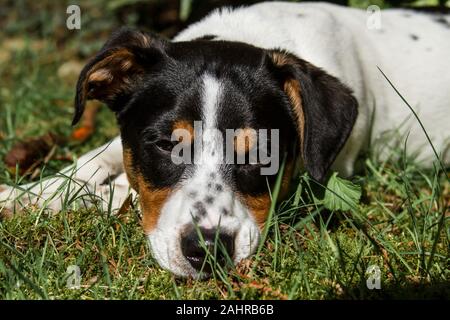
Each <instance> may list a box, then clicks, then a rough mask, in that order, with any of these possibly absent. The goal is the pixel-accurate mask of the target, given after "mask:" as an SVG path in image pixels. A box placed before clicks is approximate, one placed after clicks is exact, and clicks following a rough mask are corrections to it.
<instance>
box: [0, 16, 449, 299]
mask: <svg viewBox="0 0 450 320" xmlns="http://www.w3.org/2000/svg"><path fill="white" fill-rule="evenodd" d="M42 19H45V17H44V18H42ZM17 28H19V27H17ZM24 28H25V27H24ZM18 30H21V31H23V30H24V29H20V28H19V29H18ZM105 36H106V33H99V36H98V37H96V38H95V39H94V40H92V39H91V40H92V41H87V40H86V37H81V36H72V37H71V38H70V39H69V40H68V41H67V43H66V44H65V45H64V46H62V47H61V46H60V45H58V44H57V43H56V41H52V40H50V39H52V38H49V37H35V36H33V35H30V36H29V35H27V34H26V33H23V32H21V33H18V31H17V30H15V29H14V28H10V29H6V31H5V32H3V33H0V47H1V51H0V79H1V84H2V85H1V88H0V159H3V158H4V156H5V155H6V154H7V153H8V151H9V150H10V149H11V148H12V146H13V145H14V144H15V143H16V142H18V141H21V140H26V139H28V138H30V137H37V136H41V135H44V134H47V133H49V132H52V133H54V134H55V135H58V136H62V137H69V136H70V134H71V132H72V130H73V128H71V126H70V123H71V117H72V113H73V109H72V108H73V105H72V103H73V97H74V91H75V89H74V88H75V81H76V74H75V76H74V77H72V76H70V74H69V75H67V74H65V73H64V72H63V70H62V69H61V68H62V67H61V66H62V65H64V64H66V67H70V64H67V62H68V61H69V62H74V63H78V61H82V60H83V59H85V57H86V56H88V55H89V54H91V53H93V52H95V50H96V49H98V48H99V47H100V45H101V43H102V41H104V39H105ZM80 52H81V53H80ZM405 98H406V99H407V97H405ZM398 107H399V108H408V106H407V105H406V104H404V105H399V106H398ZM417 125H419V124H417ZM117 134H118V130H117V128H116V126H115V119H114V117H113V115H112V114H111V113H110V112H109V111H108V110H107V108H106V107H104V108H103V107H102V108H101V109H100V111H99V114H98V116H97V121H96V132H95V134H94V135H93V136H92V137H90V138H89V139H88V140H86V141H83V142H80V141H76V140H70V139H69V140H68V141H66V142H64V143H60V144H58V145H55V147H54V150H53V151H52V154H51V157H48V159H46V161H45V165H43V166H42V168H41V169H40V170H38V171H36V169H35V170H33V173H34V177H33V178H32V177H31V175H30V174H28V175H26V176H24V177H22V176H20V175H19V173H14V171H16V172H17V170H12V169H13V168H7V167H6V165H5V163H4V162H3V161H0V184H5V183H6V184H15V183H18V182H25V181H30V180H32V179H33V181H37V180H39V177H40V176H49V175H52V174H54V173H55V172H57V171H58V170H59V169H61V168H62V167H64V166H67V165H70V164H71V159H75V158H76V156H80V155H81V154H83V153H84V152H86V151H88V150H91V149H92V148H94V147H97V146H99V145H101V144H102V143H104V142H107V141H108V140H110V139H111V138H112V137H114V136H116V135H117ZM424 134H425V133H424ZM377 143H378V144H382V143H383V141H379V142H377ZM376 147H377V144H376V143H375V144H374V146H372V149H371V150H375V149H376ZM427 147H430V148H431V146H427ZM391 152H392V155H393V156H392V159H393V160H389V161H384V162H382V161H379V160H378V159H377V157H376V154H375V153H374V152H368V153H366V154H364V155H362V156H361V159H360V160H359V167H360V170H359V171H358V175H356V176H355V177H353V178H352V179H351V182H352V183H353V185H356V186H360V187H361V190H362V196H361V199H360V201H359V202H358V203H357V204H356V205H354V206H352V207H351V208H350V209H347V210H336V211H333V210H328V209H326V208H325V206H324V201H323V191H324V189H323V187H320V186H318V185H316V184H314V182H312V181H310V180H308V178H307V177H306V176H301V177H298V179H297V181H296V184H295V185H294V186H293V190H292V196H290V197H289V198H288V199H286V200H284V201H282V202H280V203H279V204H278V205H277V206H276V208H275V210H274V212H273V214H272V217H271V219H270V221H269V225H268V234H267V239H266V241H265V242H264V245H263V246H262V247H261V250H260V251H259V252H258V254H257V255H254V256H252V257H251V258H250V259H248V260H246V261H243V262H242V263H241V264H239V265H238V266H237V267H235V268H233V267H230V268H229V269H228V270H226V271H222V270H215V272H214V274H213V276H212V277H211V278H210V279H208V280H204V281H196V280H192V279H178V278H175V277H174V276H173V275H172V274H170V273H169V272H167V271H164V270H162V269H161V268H160V267H159V266H158V265H157V263H156V261H155V260H153V259H152V257H151V254H150V252H149V249H148V246H147V243H146V239H145V237H144V234H143V232H142V229H141V227H140V213H139V208H138V206H137V205H134V206H131V207H130V208H129V209H128V210H123V211H122V212H121V213H120V215H111V214H110V213H109V212H104V211H102V210H96V209H95V208H94V209H90V210H85V209H79V208H77V207H75V206H71V205H70V204H69V205H68V206H67V208H66V209H65V210H64V211H62V212H58V213H56V214H52V213H50V212H48V211H47V210H45V208H36V207H29V208H27V209H25V210H24V211H23V212H21V213H18V214H16V215H15V216H14V217H12V218H10V219H3V220H1V221H0V298H1V299H211V298H213V299H348V298H351V299H362V298H367V299H384V298H448V297H450V285H449V278H450V269H449V265H450V264H449V257H450V255H449V253H450V250H449V248H450V246H449V237H450V224H449V214H448V207H449V204H450V182H449V176H448V174H447V173H446V172H445V170H444V169H443V168H441V166H439V162H438V161H437V159H436V162H435V169H434V170H430V169H427V170H425V169H423V168H421V167H420V166H419V165H417V164H416V163H415V162H414V159H410V158H406V157H405V156H403V148H402V144H400V145H399V146H398V147H396V148H394V149H392V150H391ZM394 159H396V160H394ZM134 203H135V204H136V199H134ZM0 208H1V203H0ZM73 265H76V266H78V267H79V268H80V271H81V283H80V284H81V285H80V287H79V288H76V289H73V288H68V286H67V282H68V278H70V274H69V273H68V272H67V269H68V268H69V267H70V266H73ZM373 266H376V267H377V268H379V270H380V280H381V284H380V285H381V288H380V289H376V288H375V289H369V288H368V285H367V280H368V279H369V277H370V276H371V273H370V272H369V273H368V272H367V271H368V269H369V270H370V269H371V268H369V267H373ZM69 280H70V279H69ZM369 283H371V282H370V279H369ZM369 287H370V286H369Z"/></svg>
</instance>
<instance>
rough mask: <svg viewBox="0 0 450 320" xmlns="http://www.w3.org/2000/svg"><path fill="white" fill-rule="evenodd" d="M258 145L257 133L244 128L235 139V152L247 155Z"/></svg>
mask: <svg viewBox="0 0 450 320" xmlns="http://www.w3.org/2000/svg"><path fill="white" fill-rule="evenodd" d="M256 143H257V140H256V135H255V131H254V130H253V129H251V128H244V129H241V130H239V131H238V134H237V135H236V136H235V137H234V150H235V151H236V153H238V154H246V153H247V152H249V151H250V150H251V149H252V148H254V147H255V146H256Z"/></svg>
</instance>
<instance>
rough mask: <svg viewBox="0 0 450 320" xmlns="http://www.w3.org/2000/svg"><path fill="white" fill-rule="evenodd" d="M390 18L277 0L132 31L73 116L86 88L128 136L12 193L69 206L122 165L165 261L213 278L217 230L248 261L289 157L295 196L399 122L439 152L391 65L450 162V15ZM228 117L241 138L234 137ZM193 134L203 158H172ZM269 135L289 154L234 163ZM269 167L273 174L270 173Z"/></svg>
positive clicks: (269, 142) (101, 59) (117, 44)
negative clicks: (170, 35) (296, 181)
mask: <svg viewBox="0 0 450 320" xmlns="http://www.w3.org/2000/svg"><path fill="white" fill-rule="evenodd" d="M380 18H381V23H380V26H381V28H378V29H371V28H368V27H367V19H368V15H367V14H366V12H365V11H362V10H357V9H351V8H345V7H339V6H335V5H331V4H323V3H300V4H293V3H274V2H271V3H262V4H257V5H254V6H250V7H244V8H239V9H236V10H229V9H223V10H217V11H214V12H213V13H211V14H210V15H209V16H207V17H206V18H204V19H203V20H201V21H200V22H198V23H196V24H193V25H191V26H190V27H188V28H187V29H186V30H184V31H183V32H181V33H180V34H179V35H178V36H176V37H175V38H174V39H173V40H172V41H168V40H165V39H163V38H161V37H159V36H157V35H155V34H151V33H146V32H140V31H135V30H131V29H121V30H119V31H118V32H116V33H114V34H113V35H112V36H111V38H110V39H109V40H108V41H107V43H106V44H105V45H104V47H103V48H102V49H101V50H100V52H99V53H98V54H97V55H96V56H95V57H93V58H92V59H91V60H90V61H89V63H88V64H87V65H86V66H85V68H84V69H83V71H82V72H81V74H80V77H79V80H78V84H77V90H76V99H75V117H74V120H73V123H74V124H76V123H77V122H78V120H79V119H80V117H81V115H82V113H83V110H84V106H85V103H86V101H87V100H88V99H97V100H100V101H102V102H104V103H105V104H107V105H108V107H109V108H110V109H111V110H112V111H113V112H114V113H115V115H116V118H117V123H118V125H119V127H120V138H117V139H115V140H114V141H112V142H111V143H109V144H107V145H105V146H103V147H100V148H98V149H96V150H93V151H92V152H90V153H88V154H87V155H84V156H82V157H81V158H80V159H79V161H78V162H77V164H76V167H74V168H68V169H65V170H63V171H62V173H61V175H64V176H70V177H71V179H70V180H69V179H66V178H64V177H61V175H60V176H56V177H53V178H51V179H48V180H46V181H44V182H42V183H40V184H39V185H28V186H22V187H21V188H19V189H13V188H7V189H6V190H5V191H3V192H2V193H1V199H2V200H6V199H8V200H6V201H4V202H3V205H1V206H2V207H3V208H4V209H5V210H13V209H15V210H17V209H19V208H20V207H22V206H24V205H26V204H27V203H32V204H38V205H45V206H47V207H48V208H50V209H53V210H61V209H62V203H63V202H62V198H64V197H63V194H65V193H69V194H72V195H73V194H76V195H77V197H78V198H82V196H83V195H92V194H96V195H99V196H100V197H101V198H103V199H109V195H108V193H109V192H110V191H111V188H110V185H108V184H105V183H104V182H105V181H108V179H109V177H116V178H115V180H114V181H113V182H112V184H113V185H114V196H113V199H112V201H113V203H112V207H113V208H118V207H119V206H120V204H121V203H122V202H123V200H124V199H125V198H126V197H127V195H128V192H129V186H131V188H132V190H133V191H132V192H136V193H138V194H139V201H140V207H141V210H142V213H143V223H142V224H143V229H144V232H145V234H146V236H147V237H148V240H149V244H150V247H151V251H152V253H153V255H154V257H155V258H156V260H157V261H158V262H159V264H160V265H161V266H162V267H163V268H165V269H167V270H170V271H171V272H173V273H174V274H176V275H179V276H192V277H201V276H202V275H204V274H206V273H208V270H207V269H205V263H204V262H205V251H207V250H211V251H212V250H213V249H214V247H215V245H217V243H219V242H220V243H221V245H222V246H221V247H223V248H224V249H225V252H224V253H223V255H224V256H225V257H222V259H219V260H220V261H224V260H226V256H228V257H229V259H230V260H231V261H233V262H234V263H237V262H239V261H240V260H242V259H243V258H246V257H248V256H249V255H251V254H252V253H253V252H254V251H255V248H256V247H257V245H258V242H259V240H260V231H261V228H262V227H263V226H264V223H265V221H266V218H267V214H268V211H269V207H270V203H271V195H270V193H269V189H272V188H273V185H274V183H275V180H276V177H277V173H278V170H277V169H278V168H279V167H280V165H279V164H280V163H281V162H282V163H284V164H285V165H284V170H283V172H282V173H281V172H280V174H282V184H281V191H280V193H281V194H283V193H286V192H287V190H288V187H289V181H290V178H291V176H293V175H294V176H295V175H297V174H298V173H299V172H301V171H307V172H308V173H309V175H310V176H311V177H312V178H313V179H316V180H318V181H322V180H323V179H324V178H325V177H326V174H327V172H329V170H330V168H331V170H334V171H338V172H339V173H340V174H341V175H342V176H349V175H351V174H352V173H353V167H354V162H355V159H356V157H357V155H358V154H359V153H360V152H361V150H363V149H364V148H366V147H367V146H368V145H369V143H370V142H372V141H374V140H376V139H378V138H380V137H381V136H382V135H383V134H384V133H385V132H389V131H393V130H399V131H401V132H403V133H405V134H406V133H408V134H409V138H408V140H407V143H406V150H407V152H409V153H411V154H415V153H416V152H418V155H417V161H419V162H422V163H423V164H424V165H428V166H430V165H431V163H432V161H433V160H435V158H434V154H433V151H432V149H431V148H430V147H429V145H428V142H427V140H426V137H425V135H424V133H423V131H422V130H421V128H420V126H419V125H418V123H417V122H416V121H415V119H414V118H413V117H412V115H411V112H410V110H409V109H408V108H407V106H406V105H405V103H404V102H403V101H402V99H401V98H400V97H399V95H398V94H397V93H396V92H395V91H394V90H393V88H392V87H391V86H390V85H389V83H388V82H387V81H386V80H385V79H384V78H383V75H382V74H381V72H380V71H379V69H378V67H379V68H380V69H381V70H382V71H383V72H384V73H385V74H386V75H387V76H388V77H389V78H390V80H391V81H392V83H393V84H395V86H396V88H397V89H398V90H399V92H401V94H402V95H403V96H404V97H405V98H406V99H407V100H408V101H409V102H410V103H411V105H412V106H413V108H414V109H415V111H416V112H417V113H418V115H419V117H420V118H421V120H422V122H423V124H424V126H425V128H426V129H427V131H428V134H429V135H430V137H431V139H432V141H433V144H434V146H435V148H436V149H437V150H438V152H440V155H441V157H442V159H443V161H444V162H445V163H446V164H448V163H449V155H448V153H445V151H446V150H447V148H448V142H449V136H450V131H449V130H450V129H449V126H448V123H449V120H450V118H449V112H448V111H449V108H448V105H449V101H450V90H449V87H450V59H449V56H450V24H449V17H448V16H440V17H437V16H433V15H428V14H421V13H415V12H412V11H407V10H384V11H382V12H381V15H380ZM227 130H234V131H233V132H234V136H231V139H228V142H229V143H224V142H223V141H224V140H226V139H225V138H224V137H225V136H226V131H227ZM264 130H266V131H264ZM174 132H179V133H180V132H181V134H180V135H174ZM255 132H256V134H253V133H255ZM260 132H266V134H265V135H264V134H260ZM269 132H270V133H272V132H273V133H274V135H272V134H269ZM185 133H187V135H186V134H185ZM249 133H252V134H249ZM197 143H198V144H197ZM180 145H181V146H182V147H183V148H182V150H183V153H189V151H190V153H191V156H192V157H193V158H194V161H178V162H177V161H175V158H174V157H173V153H174V149H175V148H177V147H178V146H180ZM198 145H200V147H198ZM264 146H266V147H268V148H269V149H270V150H272V151H276V152H275V153H276V154H277V155H278V160H277V159H275V158H270V160H271V161H270V162H271V163H267V162H266V163H263V162H262V161H261V157H260V156H261V154H258V153H256V154H257V156H256V157H253V161H250V160H248V161H246V162H244V163H234V162H233V161H224V158H226V157H228V156H229V155H230V154H231V158H232V160H234V159H235V157H238V156H243V157H245V158H246V159H247V158H248V159H250V158H251V151H252V150H258V149H260V148H261V149H263V147H264ZM266 149H267V148H266ZM230 150H231V151H230ZM253 155H254V154H253ZM380 156H381V157H387V156H388V155H387V154H383V153H381V154H380ZM274 162H277V163H278V164H277V165H276V166H272V165H273V164H274ZM269 167H275V171H274V172H272V173H271V174H263V172H262V170H263V169H264V168H266V169H267V168H269ZM68 180H69V181H70V183H68V182H67V181H68ZM268 187H269V188H268ZM83 200H84V201H83V202H82V204H83V205H87V206H89V205H92V204H94V203H95V201H94V200H92V201H91V200H90V198H89V196H86V197H83ZM106 205H107V203H105V206H106ZM199 239H201V240H202V241H199ZM205 249H206V250H205ZM205 270H206V272H205Z"/></svg>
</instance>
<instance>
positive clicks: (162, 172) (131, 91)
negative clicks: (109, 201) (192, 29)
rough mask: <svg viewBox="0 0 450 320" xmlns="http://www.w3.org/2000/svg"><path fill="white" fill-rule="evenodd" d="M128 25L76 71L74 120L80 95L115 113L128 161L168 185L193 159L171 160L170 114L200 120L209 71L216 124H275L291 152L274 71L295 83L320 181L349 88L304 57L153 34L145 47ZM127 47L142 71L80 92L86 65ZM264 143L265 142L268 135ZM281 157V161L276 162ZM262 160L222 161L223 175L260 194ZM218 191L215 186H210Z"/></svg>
mask: <svg viewBox="0 0 450 320" xmlns="http://www.w3.org/2000/svg"><path fill="white" fill-rule="evenodd" d="M135 32H137V31H131V30H129V29H124V30H121V31H119V32H117V33H115V34H114V35H113V37H112V38H111V40H109V41H108V42H107V43H106V44H105V46H104V47H103V49H102V50H101V51H100V52H99V54H98V55H97V56H96V57H94V58H93V59H92V60H91V61H90V62H89V63H88V64H87V66H86V67H85V68H84V69H83V71H82V72H81V75H80V78H79V81H78V85H77V96H76V99H75V107H76V111H75V116H74V123H76V122H77V121H78V120H79V118H80V117H81V114H82V112H83V110H84V103H85V99H87V98H97V99H99V100H102V101H104V102H106V103H107V104H108V106H109V107H110V108H111V109H112V110H113V111H114V112H115V113H116V116H117V121H118V123H119V126H120V131H121V136H122V141H123V144H124V146H125V147H126V148H127V149H129V150H131V152H132V158H133V164H132V165H133V167H134V168H135V169H136V171H137V172H139V173H141V174H142V175H143V176H144V178H145V179H146V180H147V181H148V182H149V183H151V184H152V185H153V186H155V187H159V188H161V187H170V186H174V185H176V184H177V183H179V182H180V181H181V180H182V179H185V178H186V177H188V176H189V175H190V174H191V173H192V169H193V165H190V164H181V165H176V164H174V163H173V162H172V161H171V159H170V136H171V133H172V127H173V123H174V122H175V121H177V120H187V121H190V122H192V123H193V122H194V121H196V120H201V119H202V110H201V108H202V102H201V92H202V81H201V77H202V76H203V75H204V74H205V73H208V74H210V75H213V76H215V77H216V78H218V79H219V80H220V81H221V83H222V84H223V92H222V99H221V103H220V105H219V106H218V113H219V122H218V128H219V129H220V130H221V131H222V132H223V136H224V137H225V129H238V128H246V127H250V128H254V129H261V128H264V129H280V145H279V148H280V157H281V158H282V157H283V155H284V154H287V159H288V161H292V160H293V159H294V158H295V156H296V155H295V146H296V145H298V143H297V141H296V137H297V136H298V135H297V133H296V130H297V128H296V125H295V121H294V120H293V113H292V106H291V105H290V101H289V99H288V98H287V96H286V94H285V92H284V91H283V87H282V85H281V83H280V77H286V76H290V77H294V78H295V79H297V80H298V81H299V83H300V85H301V88H302V92H301V94H302V100H303V103H304V109H305V111H304V112H305V120H306V131H305V143H304V150H302V152H303V154H304V159H305V161H306V164H305V165H306V169H307V170H308V171H309V172H310V173H311V175H312V176H313V177H314V178H316V179H318V180H320V179H322V178H323V177H324V175H325V173H326V171H327V170H328V168H329V166H330V165H331V163H332V162H333V160H334V159H335V157H336V155H337V153H338V152H339V151H340V149H341V148H342V146H343V144H344V142H345V140H346V139H347V137H348V135H349V133H350V131H351V129H352V126H353V123H354V121H355V118H356V115H357V110H356V100H355V99H354V98H353V96H352V95H351V91H350V90H349V89H348V88H347V87H345V86H344V85H342V84H341V83H340V82H339V81H338V80H337V79H336V78H334V77H331V76H329V75H327V74H326V73H325V72H324V71H322V70H320V69H319V68H316V67H314V66H312V65H310V64H308V63H307V62H305V61H303V60H301V59H298V58H295V59H296V60H295V61H296V64H295V65H288V66H285V67H284V68H283V70H277V69H276V68H274V67H273V66H271V65H270V63H267V61H268V60H269V58H268V52H267V51H266V50H263V49H260V48H256V47H253V46H251V45H247V44H244V43H237V42H228V41H192V42H175V43H170V42H167V41H165V40H163V39H160V38H157V37H156V36H155V35H152V34H144V35H145V36H147V37H148V38H149V39H151V41H150V43H151V45H150V46H143V44H142V41H141V42H140V41H139V39H141V38H140V37H141V36H142V35H143V34H142V33H140V34H139V35H136V34H135ZM119 48H126V49H127V50H129V51H130V52H132V54H133V56H134V57H135V58H136V59H135V63H137V64H139V68H140V69H139V70H143V72H142V74H139V76H136V77H134V75H130V78H131V79H132V80H133V79H134V80H133V81H132V82H131V85H130V86H128V87H127V88H125V89H124V90H122V91H120V92H119V93H118V94H115V95H114V96H112V97H111V96H108V97H104V96H102V94H101V92H102V90H106V89H107V88H102V87H101V86H100V87H95V86H94V87H93V88H91V90H92V92H90V93H89V94H88V95H87V96H83V93H82V90H83V84H84V82H85V81H86V75H87V74H88V72H89V70H90V69H91V68H92V67H93V66H94V65H95V64H96V63H97V62H99V61H101V60H102V59H104V58H105V57H107V56H108V55H109V54H111V52H113V51H114V50H118V49H119ZM269 143H270V141H269ZM281 160H282V159H280V161H281ZM260 167H261V165H258V164H257V165H250V164H243V165H223V168H222V170H221V174H222V175H223V178H224V179H225V180H227V181H228V182H229V184H230V185H231V186H232V187H233V188H234V189H235V191H237V192H240V193H242V194H251V195H257V194H261V193H265V192H267V183H266V178H268V179H269V182H271V183H272V182H274V181H275V177H276V176H275V175H274V176H270V177H266V176H261V175H260V174H259V170H260ZM216 189H217V191H219V192H220V191H222V186H219V187H217V186H216Z"/></svg>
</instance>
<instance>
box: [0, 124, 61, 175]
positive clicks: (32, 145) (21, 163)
mask: <svg viewBox="0 0 450 320" xmlns="http://www.w3.org/2000/svg"><path fill="white" fill-rule="evenodd" d="M64 140H65V139H64V138H62V137H59V136H57V135H55V134H52V133H47V134H45V135H43V136H40V137H37V138H32V139H28V140H25V141H20V142H17V143H16V144H14V145H13V147H12V148H11V150H10V151H9V152H8V153H7V154H6V155H5V157H4V162H5V165H6V167H7V169H8V170H9V171H10V172H11V173H12V174H15V173H16V168H17V166H18V167H19V174H20V175H24V174H29V173H32V171H33V170H34V169H35V168H36V167H37V166H38V165H39V164H41V163H42V162H43V161H45V160H46V159H47V160H46V161H47V162H48V161H49V160H50V159H49V157H51V155H49V152H51V151H52V149H53V148H54V147H55V146H56V145H60V144H62V143H63V142H64Z"/></svg>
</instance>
